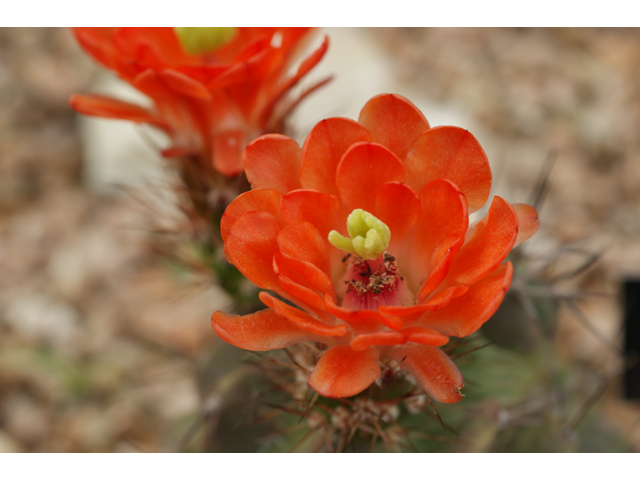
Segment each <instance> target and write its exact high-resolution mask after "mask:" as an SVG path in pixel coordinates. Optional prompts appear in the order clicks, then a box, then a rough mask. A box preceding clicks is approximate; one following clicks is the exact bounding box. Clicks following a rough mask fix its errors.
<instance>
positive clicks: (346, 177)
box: [336, 142, 404, 212]
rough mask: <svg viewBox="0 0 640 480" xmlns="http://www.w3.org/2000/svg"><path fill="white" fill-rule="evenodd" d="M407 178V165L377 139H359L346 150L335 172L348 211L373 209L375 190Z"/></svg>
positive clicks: (368, 210)
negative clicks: (388, 183) (362, 140)
mask: <svg viewBox="0 0 640 480" xmlns="http://www.w3.org/2000/svg"><path fill="white" fill-rule="evenodd" d="M403 180H404V166H403V165H402V162H401V161H400V159H399V158H398V157H397V156H396V155H395V154H393V153H392V152H391V151H390V150H388V149H387V148H386V147H383V146H382V145H379V144H376V143H365V142H361V143H356V144H354V145H352V146H351V147H350V148H349V150H347V152H346V153H345V154H344V156H343V157H342V160H340V163H339V164H338V169H337V172H336V186H337V187H338V192H339V193H340V198H341V199H342V202H343V204H344V205H345V207H347V211H349V212H351V211H352V210H353V209H355V208H362V209H363V210H366V211H367V212H373V211H374V209H375V205H376V192H377V191H378V189H379V188H380V187H381V186H382V185H384V184H385V183H387V182H401V181H403Z"/></svg>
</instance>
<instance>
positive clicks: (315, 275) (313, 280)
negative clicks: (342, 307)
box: [274, 254, 336, 298]
mask: <svg viewBox="0 0 640 480" xmlns="http://www.w3.org/2000/svg"><path fill="white" fill-rule="evenodd" d="M276 257H278V261H280V260H282V261H284V262H286V263H287V264H288V265H289V267H290V268H292V269H293V270H295V271H296V273H297V274H299V275H300V276H301V277H302V278H303V279H304V280H305V281H306V282H307V283H308V284H309V285H310V286H311V287H312V288H314V289H316V290H318V291H319V292H321V293H322V294H323V295H326V294H329V295H331V297H332V298H333V297H335V295H336V292H335V288H334V286H333V282H332V281H331V278H329V276H328V275H327V274H326V273H325V272H323V271H322V270H320V269H319V268H318V267H316V266H315V265H313V264H312V263H309V262H305V261H303V260H298V259H297V258H293V257H290V256H288V255H282V254H276V255H275V256H274V258H276ZM280 257H281V258H280Z"/></svg>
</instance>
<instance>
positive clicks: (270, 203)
mask: <svg viewBox="0 0 640 480" xmlns="http://www.w3.org/2000/svg"><path fill="white" fill-rule="evenodd" d="M281 198H282V194H281V193H280V192H278V191H276V190H270V189H266V188H265V189H260V190H250V191H248V192H245V193H242V194H240V195H238V196H237V197H236V198H235V200H234V201H233V202H231V204H230V205H229V206H228V207H227V209H226V210H225V211H224V215H222V220H221V221H220V234H221V235H222V240H223V241H225V242H226V240H227V235H229V229H230V228H231V226H232V225H233V224H234V223H235V221H236V220H238V218H240V217H241V216H242V215H244V214H245V213H249V212H269V213H270V214H272V215H273V216H274V217H276V218H277V219H280V218H281V217H280V199H281ZM283 226H284V225H283Z"/></svg>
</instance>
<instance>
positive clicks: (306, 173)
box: [300, 117, 371, 196]
mask: <svg viewBox="0 0 640 480" xmlns="http://www.w3.org/2000/svg"><path fill="white" fill-rule="evenodd" d="M369 141H371V135H370V134H369V132H368V131H367V130H366V129H365V128H364V127H362V126H361V125H360V124H358V123H356V122H354V121H353V120H349V119H348V118H340V117H335V118H328V119H326V120H322V121H321V122H320V123H318V124H317V125H316V126H315V127H313V130H311V132H310V133H309V135H307V139H306V140H305V141H304V145H303V147H302V157H301V166H300V183H301V184H302V186H303V188H312V189H314V190H318V191H319V192H323V193H328V194H331V195H336V196H337V195H338V189H337V188H336V169H337V168H338V163H340V159H341V158H342V156H343V155H344V153H345V152H346V151H347V149H348V148H349V147H350V146H351V145H353V144H354V143H357V142H369Z"/></svg>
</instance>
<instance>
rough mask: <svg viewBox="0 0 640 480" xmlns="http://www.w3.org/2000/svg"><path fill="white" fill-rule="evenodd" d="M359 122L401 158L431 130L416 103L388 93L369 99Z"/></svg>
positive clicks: (374, 139)
mask: <svg viewBox="0 0 640 480" xmlns="http://www.w3.org/2000/svg"><path fill="white" fill-rule="evenodd" d="M358 123H360V124H361V125H363V126H365V127H366V128H367V130H369V131H370V132H371V138H372V141H373V142H376V143H381V144H382V145H384V146H385V147H387V148H388V149H389V150H391V151H392V152H393V153H395V154H396V155H397V156H398V157H399V158H401V159H404V158H405V157H406V155H407V153H408V152H409V149H410V148H411V144H412V143H413V142H414V140H415V139H416V138H417V137H418V135H420V134H421V133H423V132H424V131H425V130H428V129H429V122H428V121H427V119H426V118H425V117H424V115H423V114H422V112H421V111H420V110H418V109H417V108H416V106H415V105H414V104H413V103H411V102H410V101H409V100H407V99H406V98H404V97H402V96H400V95H393V94H388V93H386V94H382V95H377V96H375V97H373V98H372V99H371V100H369V101H368V102H367V104H366V105H365V106H364V108H363V109H362V111H361V112H360V118H358ZM420 187H421V188H422V186H420ZM418 190H419V189H418Z"/></svg>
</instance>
